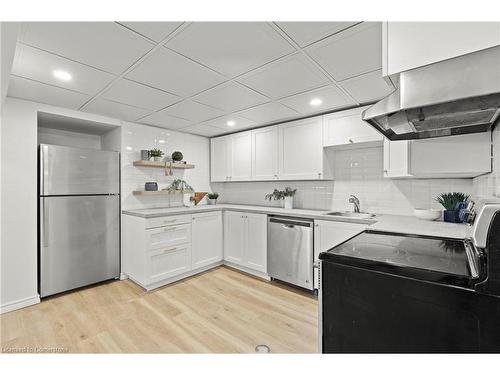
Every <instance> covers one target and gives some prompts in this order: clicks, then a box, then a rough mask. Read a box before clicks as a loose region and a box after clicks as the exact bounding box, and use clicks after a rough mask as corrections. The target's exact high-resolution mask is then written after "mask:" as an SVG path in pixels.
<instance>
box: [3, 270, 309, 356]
mask: <svg viewBox="0 0 500 375" xmlns="http://www.w3.org/2000/svg"><path fill="white" fill-rule="evenodd" d="M317 308H318V307H317V300H316V298H315V297H313V296H311V295H309V294H307V293H304V292H301V291H297V290H295V289H291V288H288V287H284V286H281V285H279V284H276V283H271V282H266V281H263V280H260V279H256V278H254V277H250V276H248V275H245V274H243V273H240V272H238V271H235V270H232V269H230V268H227V267H218V268H216V269H213V270H210V271H207V272H205V273H202V274H200V275H197V276H193V277H190V278H188V279H185V280H183V281H180V282H177V283H175V284H171V285H168V286H165V287H163V288H160V289H157V290H155V291H152V292H145V291H144V290H143V289H141V288H140V287H138V286H137V285H135V284H134V283H133V282H131V281H129V280H124V281H112V282H108V283H104V284H100V285H97V286H94V287H89V288H85V289H80V290H78V291H75V292H70V293H66V294H63V295H60V296H57V297H53V298H48V299H46V300H44V301H43V302H42V303H40V304H38V305H34V306H30V307H27V308H24V309H21V310H18V311H13V312H10V313H6V314H3V315H1V316H0V319H1V340H2V351H3V352H8V351H12V349H17V348H30V349H31V350H35V351H36V350H38V349H37V348H43V349H46V348H49V350H51V349H50V348H52V349H55V350H53V351H55V352H57V351H58V350H59V349H62V350H60V351H69V352H84V353H207V352H208V353H238V352H239V353H253V352H254V348H255V346H256V345H259V344H265V345H267V346H269V347H270V348H271V352H273V353H311V352H317V349H318V337H317V335H318V333H317V332H318V329H317V325H318V318H317V315H318V314H317Z"/></svg>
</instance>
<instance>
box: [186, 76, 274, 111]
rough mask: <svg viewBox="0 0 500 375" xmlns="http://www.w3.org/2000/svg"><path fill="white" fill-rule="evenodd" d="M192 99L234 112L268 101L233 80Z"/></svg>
mask: <svg viewBox="0 0 500 375" xmlns="http://www.w3.org/2000/svg"><path fill="white" fill-rule="evenodd" d="M193 100H194V101H197V102H199V103H202V104H206V105H209V106H212V107H215V108H219V109H221V110H223V111H225V112H235V111H239V110H241V109H246V108H249V107H252V106H255V105H258V104H262V103H264V102H267V101H269V99H267V98H266V97H265V96H263V95H261V94H259V93H257V92H255V91H253V90H250V89H249V88H247V87H244V86H242V85H240V84H237V83H234V82H229V83H225V84H222V85H219V86H217V87H214V88H212V89H210V90H207V91H205V92H203V93H201V94H200V95H197V96H196V97H194V98H193Z"/></svg>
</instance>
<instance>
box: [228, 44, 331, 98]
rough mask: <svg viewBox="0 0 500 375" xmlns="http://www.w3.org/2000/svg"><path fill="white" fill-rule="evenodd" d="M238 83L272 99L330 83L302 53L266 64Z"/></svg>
mask: <svg viewBox="0 0 500 375" xmlns="http://www.w3.org/2000/svg"><path fill="white" fill-rule="evenodd" d="M238 81H239V82H241V83H243V84H245V85H246V86H249V87H251V88H253V89H254V90H256V91H258V92H261V93H262V94H264V95H267V96H269V97H271V98H273V99H279V98H283V97H285V96H290V95H293V94H297V93H299V92H304V91H308V90H312V89H315V88H318V87H321V86H326V85H328V84H330V83H331V81H330V79H328V78H327V77H326V76H325V75H324V74H323V73H322V72H321V71H320V70H319V69H318V68H317V67H316V66H315V65H314V64H313V63H311V62H310V61H309V60H308V59H307V58H306V57H305V56H304V55H303V54H302V53H297V54H295V55H293V56H290V57H285V58H283V59H280V60H278V61H275V62H273V63H270V64H267V65H265V66H263V67H261V68H259V69H256V70H254V71H252V72H250V73H248V74H246V75H244V76H242V77H240V78H238Z"/></svg>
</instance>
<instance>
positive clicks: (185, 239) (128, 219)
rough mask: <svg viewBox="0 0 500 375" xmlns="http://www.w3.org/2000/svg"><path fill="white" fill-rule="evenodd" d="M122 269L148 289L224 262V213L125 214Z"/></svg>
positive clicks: (123, 220) (123, 221)
mask: <svg viewBox="0 0 500 375" xmlns="http://www.w3.org/2000/svg"><path fill="white" fill-rule="evenodd" d="M122 239H123V241H122V272H123V273H124V274H126V275H127V276H128V277H129V278H130V279H132V280H133V281H134V282H136V283H137V284H139V285H140V286H142V287H143V288H144V289H146V290H151V289H155V288H157V287H160V286H162V285H166V284H168V283H170V282H174V281H177V280H180V279H182V278H184V277H187V276H191V275H193V274H196V273H198V272H201V271H204V270H206V269H209V268H211V267H215V266H217V265H219V264H221V263H222V254H223V249H222V213H221V212H208V213H201V214H193V215H174V216H166V217H158V218H142V217H136V216H130V215H123V219H122Z"/></svg>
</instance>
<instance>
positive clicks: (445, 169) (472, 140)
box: [384, 132, 491, 178]
mask: <svg viewBox="0 0 500 375" xmlns="http://www.w3.org/2000/svg"><path fill="white" fill-rule="evenodd" d="M489 172H491V134H490V133H489V132H486V133H476V134H466V135H456V136H453V137H439V138H430V139H422V140H415V141H392V142H391V141H388V140H385V141H384V176H385V177H389V178H408V177H415V178H451V177H454V178H461V177H476V176H479V175H482V174H485V173H489Z"/></svg>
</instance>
